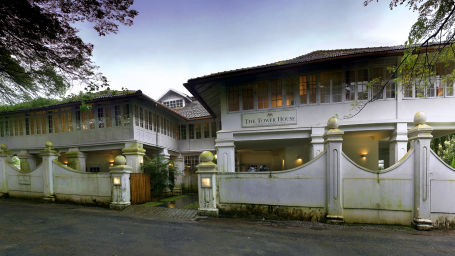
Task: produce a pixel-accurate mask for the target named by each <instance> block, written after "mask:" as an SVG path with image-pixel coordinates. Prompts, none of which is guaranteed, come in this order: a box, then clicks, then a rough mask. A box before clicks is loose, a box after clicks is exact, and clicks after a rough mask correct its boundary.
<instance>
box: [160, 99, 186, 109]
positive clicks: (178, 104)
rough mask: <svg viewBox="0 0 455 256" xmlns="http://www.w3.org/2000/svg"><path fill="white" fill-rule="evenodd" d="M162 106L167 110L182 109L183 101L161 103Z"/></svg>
mask: <svg viewBox="0 0 455 256" xmlns="http://www.w3.org/2000/svg"><path fill="white" fill-rule="evenodd" d="M163 104H164V105H165V106H166V107H168V108H182V107H183V99H179V100H168V101H165V102H163Z"/></svg>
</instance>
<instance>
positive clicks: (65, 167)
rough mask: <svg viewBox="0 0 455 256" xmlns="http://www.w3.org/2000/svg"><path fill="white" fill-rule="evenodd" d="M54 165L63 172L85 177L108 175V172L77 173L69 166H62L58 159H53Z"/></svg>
mask: <svg viewBox="0 0 455 256" xmlns="http://www.w3.org/2000/svg"><path fill="white" fill-rule="evenodd" d="M52 162H53V163H54V164H56V165H58V166H59V167H61V168H62V169H63V170H65V171H68V172H74V173H78V174H87V175H99V174H102V175H104V174H109V175H110V173H109V172H106V173H104V172H82V171H78V170H75V169H73V168H71V167H69V166H66V165H64V164H62V163H61V162H60V161H58V159H55V160H54V161H52Z"/></svg>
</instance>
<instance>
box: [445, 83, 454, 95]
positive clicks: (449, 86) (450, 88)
mask: <svg viewBox="0 0 455 256" xmlns="http://www.w3.org/2000/svg"><path fill="white" fill-rule="evenodd" d="M453 84H454V80H452V79H448V80H447V81H446V82H445V85H446V86H445V87H446V96H454V93H453Z"/></svg>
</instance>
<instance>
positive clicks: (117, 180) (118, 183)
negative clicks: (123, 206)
mask: <svg viewBox="0 0 455 256" xmlns="http://www.w3.org/2000/svg"><path fill="white" fill-rule="evenodd" d="M114 185H117V186H119V185H121V180H120V178H119V177H114Z"/></svg>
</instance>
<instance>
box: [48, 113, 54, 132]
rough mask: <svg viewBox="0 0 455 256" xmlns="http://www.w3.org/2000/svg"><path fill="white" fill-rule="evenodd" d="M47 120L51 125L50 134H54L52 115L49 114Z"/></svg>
mask: <svg viewBox="0 0 455 256" xmlns="http://www.w3.org/2000/svg"><path fill="white" fill-rule="evenodd" d="M47 120H48V124H49V133H53V132H54V127H53V125H52V124H53V121H52V115H51V114H49V115H48V116H47Z"/></svg>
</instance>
